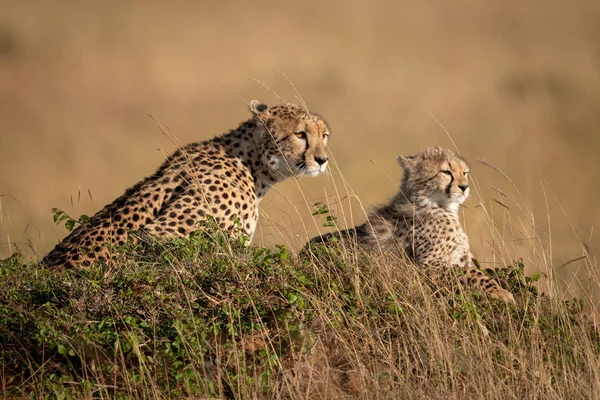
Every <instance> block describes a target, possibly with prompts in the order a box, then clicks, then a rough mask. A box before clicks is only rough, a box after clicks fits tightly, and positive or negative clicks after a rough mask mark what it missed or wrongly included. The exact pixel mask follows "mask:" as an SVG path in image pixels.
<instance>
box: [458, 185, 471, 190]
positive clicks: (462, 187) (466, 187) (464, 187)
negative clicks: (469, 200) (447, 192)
mask: <svg viewBox="0 0 600 400" xmlns="http://www.w3.org/2000/svg"><path fill="white" fill-rule="evenodd" d="M458 187H459V188H460V190H462V191H463V192H464V191H465V190H467V189H468V188H469V185H458Z"/></svg>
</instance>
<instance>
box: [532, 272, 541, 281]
mask: <svg viewBox="0 0 600 400" xmlns="http://www.w3.org/2000/svg"><path fill="white" fill-rule="evenodd" d="M539 279H540V273H539V272H534V273H533V275H531V282H535V281H537V280H539Z"/></svg>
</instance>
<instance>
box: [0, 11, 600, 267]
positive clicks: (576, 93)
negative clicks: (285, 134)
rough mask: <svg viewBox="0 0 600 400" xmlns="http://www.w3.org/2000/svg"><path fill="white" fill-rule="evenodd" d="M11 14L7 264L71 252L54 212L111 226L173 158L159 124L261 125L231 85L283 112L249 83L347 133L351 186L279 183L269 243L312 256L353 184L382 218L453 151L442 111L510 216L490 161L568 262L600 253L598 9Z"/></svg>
mask: <svg viewBox="0 0 600 400" xmlns="http://www.w3.org/2000/svg"><path fill="white" fill-rule="evenodd" d="M1 7H2V10H3V12H2V13H1V15H0V52H1V54H0V87H2V90H1V91H0V104H2V107H0V122H1V123H2V131H3V133H2V134H1V135H0V171H2V173H0V195H6V196H8V197H2V198H0V200H1V202H2V222H1V225H2V226H1V229H0V235H1V238H2V239H0V243H2V246H0V254H2V255H3V256H6V255H8V254H10V252H11V251H12V250H14V246H15V245H19V246H20V247H21V248H25V247H27V240H30V241H31V242H32V246H33V248H34V249H36V251H37V252H38V255H37V256H39V255H40V253H44V252H45V251H47V250H48V249H50V248H51V246H53V245H54V244H55V243H56V242H57V241H58V240H59V239H60V238H61V237H63V236H64V234H65V232H64V231H63V230H60V229H57V228H56V227H54V226H53V224H52V221H51V215H50V212H49V210H50V209H51V208H52V207H58V208H61V209H64V210H65V211H67V212H69V213H70V214H73V215H78V214H80V213H86V214H92V213H93V212H94V211H97V210H99V209H100V208H101V207H102V206H103V205H104V204H106V203H108V202H110V201H112V200H113V199H114V198H116V197H117V196H118V195H119V194H121V193H122V191H123V190H124V189H125V188H126V187H128V186H130V185H132V184H133V183H135V182H136V181H138V180H139V179H140V178H142V177H143V176H146V175H147V174H149V173H151V172H152V171H153V170H154V169H155V168H156V167H157V165H159V164H160V162H161V161H162V160H163V159H164V155H163V152H170V151H171V150H172V146H171V144H170V143H169V141H168V140H167V139H165V138H163V137H162V136H161V134H160V131H159V129H157V127H156V124H155V122H154V121H153V120H152V119H151V118H149V117H148V114H152V115H153V116H154V117H155V118H157V119H158V120H159V121H160V122H161V123H163V124H165V125H167V126H169V127H170V128H171V129H172V130H173V132H174V133H175V134H176V135H177V137H179V139H180V140H181V142H182V143H187V142H190V141H194V140H200V139H207V138H209V137H212V136H214V135H215V134H217V133H220V132H224V131H226V130H228V129H230V128H232V127H233V126H235V124H236V123H237V122H238V121H240V120H242V119H244V118H246V116H247V111H246V107H245V105H244V104H243V102H242V101H241V100H240V99H238V98H237V96H235V95H232V93H231V92H230V90H228V89H231V90H233V91H234V92H236V93H239V94H240V95H241V96H242V97H243V98H245V99H252V98H259V99H262V100H264V101H266V102H269V103H273V102H276V101H277V100H276V98H275V96H273V95H272V94H271V93H270V92H269V91H268V90H266V89H265V88H263V87H262V86H261V85H260V84H257V83H256V82H255V81H253V80H251V79H246V78H247V77H251V76H254V77H257V78H259V79H261V80H262V81H265V82H266V83H267V84H268V85H269V86H271V87H273V88H274V89H275V90H276V91H277V92H278V93H280V94H281V95H282V97H283V98H285V99H286V100H288V101H297V100H296V99H295V93H294V90H293V89H292V88H291V87H290V86H289V84H288V82H287V81H286V80H285V79H282V78H281V76H280V75H279V74H278V73H276V72H274V70H278V71H282V72H284V73H285V74H286V75H287V76H289V77H290V79H292V80H293V81H294V82H295V84H296V86H297V87H298V88H299V89H300V90H301V92H302V94H303V97H304V98H305V100H306V101H307V103H308V105H309V107H310V109H312V110H315V111H318V112H319V113H321V114H323V115H324V116H325V117H326V118H327V120H328V121H329V123H330V125H331V127H332V131H333V135H332V140H331V151H332V153H333V154H334V155H335V158H336V160H337V162H338V166H339V168H340V170H341V171H343V175H344V177H345V183H342V181H341V180H340V179H338V178H336V179H335V180H327V179H323V178H320V179H315V180H310V181H308V180H307V181H303V182H302V183H301V188H299V187H298V185H296V184H295V183H294V182H288V183H285V184H282V185H280V186H278V189H279V191H278V192H275V191H274V192H273V193H272V194H270V196H269V197H268V198H267V199H266V200H265V201H264V203H263V204H262V207H263V216H262V217H263V218H262V223H261V231H260V232H259V234H258V235H257V241H258V242H260V243H264V244H266V245H272V244H274V243H281V242H284V241H285V242H290V241H293V242H294V245H295V246H299V245H300V244H301V243H303V242H304V241H305V240H306V238H307V237H308V236H311V235H314V234H316V233H317V232H318V230H319V227H318V226H315V225H314V224H307V228H308V230H305V229H304V226H303V222H302V221H307V220H308V217H309V215H310V212H311V210H310V209H309V208H308V207H305V203H306V202H305V201H304V198H303V196H305V197H306V198H307V199H309V203H310V204H312V203H313V202H315V201H318V200H321V201H323V200H324V199H326V198H327V197H328V196H331V195H332V194H334V193H335V191H336V189H335V188H336V187H337V188H338V190H339V191H340V192H342V193H343V194H345V193H346V192H347V191H348V190H346V185H348V186H350V188H351V189H352V190H351V191H350V193H352V194H353V195H356V196H358V197H360V199H361V200H362V201H363V202H364V203H365V204H373V203H377V202H380V201H382V200H383V199H384V198H386V197H387V196H389V195H391V193H393V192H394V190H395V185H396V183H397V182H398V179H399V176H400V171H399V169H398V168H397V166H396V165H395V163H394V158H395V156H396V155H397V154H399V153H403V154H406V153H414V152H417V151H419V150H421V149H422V148H424V147H426V146H429V145H433V144H440V145H446V146H450V142H449V141H448V139H447V137H446V135H445V133H444V132H443V130H442V129H441V128H440V127H439V126H438V124H437V122H435V121H434V120H433V119H432V118H431V117H430V116H429V115H428V113H427V112H425V111H423V110H427V111H428V112H431V113H432V114H433V115H434V116H435V117H436V118H437V119H438V120H439V121H441V122H442V123H443V124H444V126H445V127H446V128H447V129H448V131H450V132H451V133H452V136H453V137H454V139H455V141H456V143H457V145H458V147H459V148H460V150H461V151H462V153H463V154H464V155H465V156H466V157H467V159H468V160H470V161H471V163H472V164H474V165H473V166H472V169H473V172H474V175H475V176H476V177H477V178H478V179H479V180H480V182H482V185H481V191H482V195H483V196H484V197H485V198H487V199H490V201H493V200H492V199H495V200H500V201H502V202H504V200H503V198H502V196H500V195H498V194H497V192H495V191H494V190H493V189H492V187H496V188H498V189H499V190H500V191H502V192H504V193H506V194H507V195H509V196H514V195H515V193H514V191H513V190H512V188H511V187H510V186H503V183H504V181H503V180H501V181H499V178H500V176H499V175H498V174H497V173H496V172H495V171H493V170H491V169H488V168H483V167H482V166H481V165H479V164H477V162H476V160H478V159H485V160H487V161H489V162H491V163H493V164H495V165H498V166H499V167H500V168H501V169H503V170H504V171H506V172H507V174H508V175H509V176H511V177H513V178H514V179H515V183H516V184H517V186H518V187H519V188H520V189H521V191H522V193H523V197H524V198H525V199H526V200H527V203H528V204H530V205H531V207H532V210H533V211H534V213H535V216H536V218H537V221H536V228H540V229H541V230H543V231H548V228H549V226H548V223H547V220H546V218H545V216H546V214H547V213H549V214H550V215H551V217H552V218H551V219H552V226H551V228H552V233H553V239H554V240H553V254H552V257H553V261H554V262H555V263H557V264H563V263H564V262H567V261H569V260H571V259H575V258H577V257H579V256H581V252H580V249H579V246H580V243H582V242H583V243H585V244H586V245H587V246H589V247H590V248H591V249H594V250H595V251H596V252H597V251H598V250H599V248H598V245H597V241H596V240H595V238H594V235H593V230H592V228H593V226H597V225H598V222H599V221H600V220H599V218H600V212H599V211H598V208H597V207H596V206H595V203H596V201H595V198H596V196H597V195H598V193H597V185H594V184H590V182H593V181H594V180H595V179H596V176H597V174H598V171H599V166H598V162H597V157H596V154H595V152H596V149H597V148H598V147H599V144H600V142H598V136H597V135H596V126H597V125H598V122H599V121H598V113H597V112H596V110H597V109H598V106H599V105H600V98H599V97H598V93H599V90H598V88H599V87H600V73H599V72H598V71H599V69H598V54H600V53H599V51H600V50H599V49H600V46H599V42H598V38H599V37H600V32H598V28H597V27H598V26H600V23H599V22H600V14H599V13H600V6H598V4H597V2H594V1H588V0H577V1H575V2H570V3H568V4H566V3H564V2H562V1H558V0H551V1H547V0H544V1H542V0H539V1H537V0H536V1H533V2H528V3H527V4H524V3H523V2H520V1H516V0H515V1H508V2H502V3H498V2H496V1H492V0H489V1H475V0H461V1H459V2H458V3H456V2H454V3H453V4H452V5H449V4H446V3H444V2H425V3H414V2H396V1H385V0H382V1H377V2H371V3H369V5H365V4H363V3H358V2H357V3H353V2H351V3H348V2H336V1H333V2H327V3H326V4H323V3H320V2H319V3H318V4H317V3H315V2H311V1H305V2H300V3H294V4H285V5H284V4H282V3H280V2H274V1H265V2H262V3H260V4H259V5H257V4H253V3H242V2H219V3H215V4H210V5H209V4H205V3H196V4H189V3H185V4H184V3H180V4H169V5H168V6H167V5H165V4H164V3H163V2H158V1H156V2H144V4H141V3H140V4H133V3H129V4H124V3H122V2H110V1H108V2H102V3H97V4H94V3H88V4H83V3H82V4H71V3H69V4H67V3H59V2H57V3H51V2H45V3H43V4H41V3H26V2H10V1H3V2H2V4H1ZM223 87H227V88H228V89H224V88H223ZM157 148H162V149H163V152H161V151H156V149H157ZM90 149H93V151H90ZM388 175H389V176H390V177H391V179H390V178H388ZM545 181H547V183H548V184H547V185H545V184H544V182H545ZM79 188H81V190H82V192H83V193H84V194H87V192H88V190H89V191H90V192H91V193H92V195H93V201H91V200H90V199H89V198H88V196H84V197H83V199H82V201H81V202H79V203H77V202H76V201H74V202H73V204H71V201H70V198H72V197H74V198H76V197H77V193H78V190H79ZM548 188H551V189H552V190H553V191H554V193H555V194H556V199H557V200H558V201H555V199H554V198H553V196H551V195H549V196H548V199H547V200H548V201H547V207H546V199H545V197H544V191H546V193H548ZM279 193H282V194H285V196H280V195H279ZM303 193H304V195H303ZM342 197H343V196H342ZM14 199H16V200H14ZM558 203H560V204H561V205H562V206H563V207H564V209H565V210H567V213H568V214H567V215H566V216H565V215H563V213H562V211H561V209H560V207H559V206H558ZM356 204H357V203H356V202H354V203H353V205H354V206H356ZM291 207H296V208H297V209H298V211H297V212H296V211H294V210H292V208H291ZM498 209H499V210H502V208H501V207H500V206H499V207H498ZM479 211H480V210H479V209H478V208H476V207H475V204H473V205H471V206H470V207H469V209H468V212H467V222H468V223H469V228H470V231H469V233H471V234H472V235H473V236H474V237H478V238H480V240H477V241H474V243H473V245H474V247H475V250H476V252H477V253H478V254H486V258H487V259H488V260H489V261H492V256H491V254H492V252H493V250H494V247H493V241H492V238H490V237H489V236H488V232H489V230H488V229H487V227H486V220H487V218H486V216H485V215H483V214H482V213H481V212H479ZM345 213H346V215H352V219H353V221H349V223H352V222H360V221H362V220H363V219H364V214H363V213H362V211H361V210H360V209H359V208H355V209H354V210H349V209H346V210H345ZM569 223H570V224H571V225H572V226H573V229H574V230H575V231H576V233H577V236H579V238H580V239H581V240H577V239H575V237H574V235H573V234H572V232H571V229H570V228H569ZM25 227H27V229H25ZM25 230H26V231H25ZM531 234H532V232H523V236H522V237H531ZM507 239H509V240H513V239H517V238H507ZM525 247H528V244H525ZM569 268H571V269H576V268H579V267H578V265H577V264H576V265H573V264H571V265H570V266H569Z"/></svg>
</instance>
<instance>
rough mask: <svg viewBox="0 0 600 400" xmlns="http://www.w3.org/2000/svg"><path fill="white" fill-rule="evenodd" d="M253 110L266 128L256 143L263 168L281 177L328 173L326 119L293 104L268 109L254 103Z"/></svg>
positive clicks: (258, 102) (257, 119)
mask: <svg viewBox="0 0 600 400" xmlns="http://www.w3.org/2000/svg"><path fill="white" fill-rule="evenodd" d="M250 111H251V112H252V113H253V114H254V119H255V120H256V124H257V126H258V127H262V128H263V130H262V131H261V132H260V134H258V135H257V138H256V140H257V141H258V146H259V148H260V149H261V151H262V162H263V164H264V165H268V166H269V168H270V169H271V170H272V171H273V172H275V173H276V174H278V175H280V176H282V177H287V176H290V175H297V176H316V175H318V174H320V173H321V172H324V171H325V169H326V168H327V164H328V161H327V160H328V157H327V154H326V152H325V149H326V148H327V142H328V138H329V129H328V128H327V125H326V124H325V121H324V120H323V118H321V117H319V116H318V115H315V114H311V113H309V112H308V110H306V109H304V108H302V107H299V106H297V105H295V104H290V103H288V104H278V105H275V106H272V107H269V106H267V105H266V104H263V103H261V102H260V101H258V100H252V101H251V102H250Z"/></svg>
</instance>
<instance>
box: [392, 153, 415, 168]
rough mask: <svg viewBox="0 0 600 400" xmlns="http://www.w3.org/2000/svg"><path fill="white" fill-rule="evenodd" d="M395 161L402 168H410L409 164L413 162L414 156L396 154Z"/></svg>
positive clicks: (411, 164)
mask: <svg viewBox="0 0 600 400" xmlns="http://www.w3.org/2000/svg"><path fill="white" fill-rule="evenodd" d="M396 161H398V164H400V166H401V167H402V168H404V169H407V168H410V167H411V166H413V165H414V164H415V157H414V156H408V157H407V156H398V157H396Z"/></svg>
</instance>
